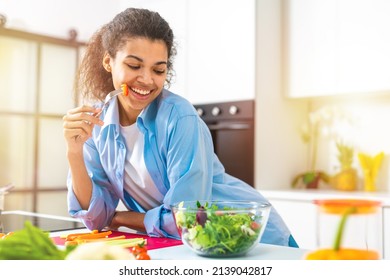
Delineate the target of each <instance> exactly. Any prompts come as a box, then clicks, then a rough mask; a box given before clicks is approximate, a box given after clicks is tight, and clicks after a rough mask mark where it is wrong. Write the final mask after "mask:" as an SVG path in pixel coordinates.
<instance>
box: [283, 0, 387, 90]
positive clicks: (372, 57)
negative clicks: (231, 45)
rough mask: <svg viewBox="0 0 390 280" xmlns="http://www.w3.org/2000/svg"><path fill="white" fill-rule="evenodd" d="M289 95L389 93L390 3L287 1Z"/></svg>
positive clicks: (381, 0)
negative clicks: (389, 28)
mask: <svg viewBox="0 0 390 280" xmlns="http://www.w3.org/2000/svg"><path fill="white" fill-rule="evenodd" d="M284 5H285V6H284V13H285V17H284V18H285V19H286V20H285V21H284V23H283V26H284V27H283V28H284V31H285V32H284V41H285V46H284V48H285V49H284V71H285V79H286V80H285V84H286V87H285V88H286V94H287V96H289V97H312V96H327V95H339V94H351V93H370V94H372V93H390V79H389V78H388V67H389V65H390V53H389V51H388V50H389V48H390V33H389V32H388V26H389V25H390V18H389V17H388V14H389V13H390V2H389V1H387V0H359V1H355V0H343V1H339V0H329V1H323V0H286V1H284Z"/></svg>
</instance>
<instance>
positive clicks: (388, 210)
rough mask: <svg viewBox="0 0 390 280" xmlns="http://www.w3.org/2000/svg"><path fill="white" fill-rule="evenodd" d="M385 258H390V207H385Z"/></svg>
mask: <svg viewBox="0 0 390 280" xmlns="http://www.w3.org/2000/svg"><path fill="white" fill-rule="evenodd" d="M383 248H384V250H383V258H384V259H387V260H389V259H390V207H384V208H383Z"/></svg>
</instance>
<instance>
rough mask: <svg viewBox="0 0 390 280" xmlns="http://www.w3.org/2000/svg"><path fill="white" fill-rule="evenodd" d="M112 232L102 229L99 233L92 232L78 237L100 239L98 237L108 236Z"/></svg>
mask: <svg viewBox="0 0 390 280" xmlns="http://www.w3.org/2000/svg"><path fill="white" fill-rule="evenodd" d="M111 233H112V232H111V231H102V232H98V233H91V234H83V235H80V236H78V237H77V238H76V239H98V238H106V237H107V236H109V235H110V234H111Z"/></svg>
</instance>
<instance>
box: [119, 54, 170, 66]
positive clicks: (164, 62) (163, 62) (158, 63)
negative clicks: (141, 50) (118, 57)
mask: <svg viewBox="0 0 390 280" xmlns="http://www.w3.org/2000/svg"><path fill="white" fill-rule="evenodd" d="M126 58H134V59H135V60H138V61H139V62H143V61H144V60H143V59H142V58H140V57H138V56H136V55H132V54H129V55H128V56H126ZM162 64H168V63H167V62H166V61H164V60H163V61H158V62H156V63H155V65H162Z"/></svg>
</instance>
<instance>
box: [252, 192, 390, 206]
mask: <svg viewBox="0 0 390 280" xmlns="http://www.w3.org/2000/svg"><path fill="white" fill-rule="evenodd" d="M259 191H260V193H261V194H262V195H263V196H265V197H266V198H267V199H271V200H272V199H279V200H289V201H301V202H311V201H313V200H316V199H333V198H356V199H369V200H379V201H381V203H382V206H384V207H390V192H364V191H351V192H346V191H335V190H326V189H325V190H322V189H317V190H308V189H279V190H278V189H272V190H271V189H264V190H263V189H261V190H259Z"/></svg>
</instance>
